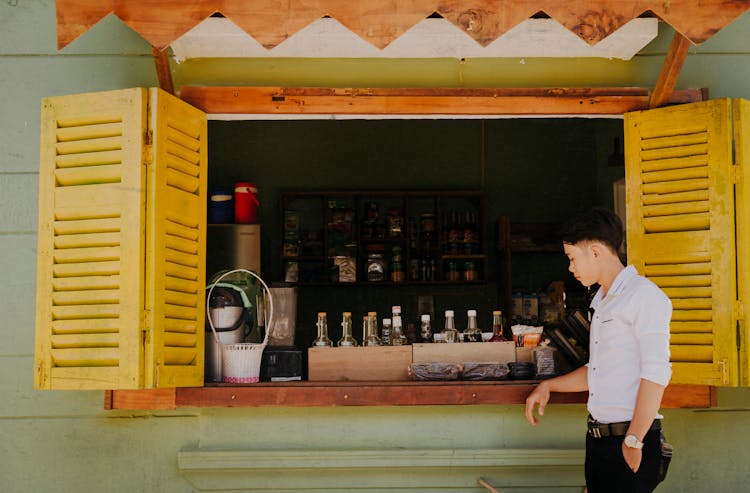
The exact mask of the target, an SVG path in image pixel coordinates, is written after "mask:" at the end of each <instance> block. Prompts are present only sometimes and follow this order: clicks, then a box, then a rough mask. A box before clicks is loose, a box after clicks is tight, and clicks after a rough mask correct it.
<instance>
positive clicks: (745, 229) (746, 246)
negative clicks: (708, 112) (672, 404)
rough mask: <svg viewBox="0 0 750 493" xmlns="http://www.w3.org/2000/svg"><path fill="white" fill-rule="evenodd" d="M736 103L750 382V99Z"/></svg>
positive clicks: (743, 324) (744, 373)
mask: <svg viewBox="0 0 750 493" xmlns="http://www.w3.org/2000/svg"><path fill="white" fill-rule="evenodd" d="M732 103H733V106H732V109H733V111H732V114H733V117H734V118H733V120H734V148H735V164H736V169H737V171H736V176H737V180H736V181H737V186H736V197H737V205H736V212H737V245H738V246H737V287H738V290H739V293H738V294H739V302H738V304H737V312H738V313H737V316H738V324H739V333H740V337H741V339H740V341H741V344H740V348H741V349H742V351H741V353H740V383H741V384H742V385H744V386H750V347H748V342H749V341H750V333H749V332H748V324H747V319H746V318H745V312H746V310H747V308H743V305H744V302H745V301H747V300H748V299H750V258H749V257H750V190H748V188H747V187H748V186H750V166H748V165H750V162H749V161H748V160H750V101H748V100H746V99H735V100H734V101H733V102H732Z"/></svg>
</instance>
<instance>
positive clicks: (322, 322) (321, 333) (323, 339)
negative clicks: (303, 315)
mask: <svg viewBox="0 0 750 493" xmlns="http://www.w3.org/2000/svg"><path fill="white" fill-rule="evenodd" d="M316 325H317V327H318V337H317V338H316V339H315V340H314V341H313V347H332V346H333V341H331V339H329V338H328V318H327V315H326V312H318V323H317V324H316Z"/></svg>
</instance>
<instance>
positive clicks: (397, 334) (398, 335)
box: [390, 315, 406, 346]
mask: <svg viewBox="0 0 750 493" xmlns="http://www.w3.org/2000/svg"><path fill="white" fill-rule="evenodd" d="M390 342H391V346H403V345H405V344H406V336H405V335H404V330H403V327H402V325H401V315H394V316H393V331H392V332H391V340H390Z"/></svg>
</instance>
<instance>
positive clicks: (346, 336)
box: [338, 312, 359, 347]
mask: <svg viewBox="0 0 750 493" xmlns="http://www.w3.org/2000/svg"><path fill="white" fill-rule="evenodd" d="M342 318H343V320H342V321H341V339H339V342H338V346H339V347H354V346H358V345H359V343H358V342H357V340H356V339H355V338H354V336H353V335H352V312H344V314H343V317H342Z"/></svg>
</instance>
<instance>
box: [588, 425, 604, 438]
mask: <svg viewBox="0 0 750 493" xmlns="http://www.w3.org/2000/svg"><path fill="white" fill-rule="evenodd" d="M589 433H590V434H591V436H592V437H594V438H601V437H602V432H601V430H600V429H599V427H598V426H594V427H593V428H590V429H589Z"/></svg>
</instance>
